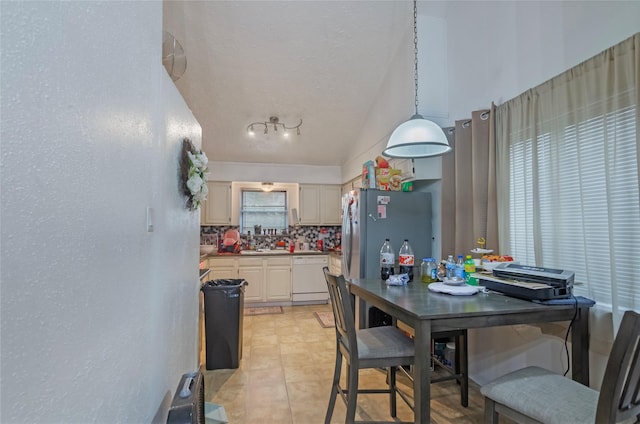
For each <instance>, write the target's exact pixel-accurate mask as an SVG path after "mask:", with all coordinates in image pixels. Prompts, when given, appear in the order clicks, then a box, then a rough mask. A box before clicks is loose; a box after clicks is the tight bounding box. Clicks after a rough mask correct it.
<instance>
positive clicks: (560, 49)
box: [445, 1, 640, 123]
mask: <svg viewBox="0 0 640 424" xmlns="http://www.w3.org/2000/svg"><path fill="white" fill-rule="evenodd" d="M447 5H448V8H447V11H446V18H445V19H446V21H447V28H448V29H447V43H448V63H449V65H448V69H449V83H448V84H449V98H450V102H449V103H450V111H449V116H450V119H451V120H450V123H453V122H454V120H456V119H465V118H468V117H469V114H470V111H472V110H476V109H480V108H486V107H488V106H489V105H490V104H491V102H492V101H494V102H495V103H496V104H500V103H503V102H505V101H507V100H509V99H511V98H513V97H515V96H517V95H519V94H520V93H522V92H524V91H525V90H527V89H529V88H531V87H534V86H536V85H538V84H541V83H543V82H544V81H546V80H548V79H550V78H552V77H554V76H556V75H558V74H559V73H561V72H564V71H565V70H567V69H569V68H571V67H572V66H575V65H577V64H578V63H580V62H582V61H584V60H586V59H588V58H590V57H592V56H594V55H596V54H598V53H600V52H601V51H602V50H604V49H606V48H608V47H611V46H613V45H614V44H616V43H619V42H620V41H622V40H624V39H626V38H627V37H630V36H631V35H633V34H634V33H636V32H638V31H639V30H640V25H638V23H639V22H640V2H637V1H511V2H504V1H477V2H470V1H464V2H461V1H452V2H447Z"/></svg>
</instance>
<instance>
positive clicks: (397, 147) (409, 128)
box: [382, 115, 451, 158]
mask: <svg viewBox="0 0 640 424" xmlns="http://www.w3.org/2000/svg"><path fill="white" fill-rule="evenodd" d="M450 150H451V146H449V142H448V141H447V136H446V135H445V134H444V131H442V128H440V127H439V126H438V124H436V123H435V122H432V121H429V120H427V119H424V118H423V117H422V115H413V116H412V117H411V119H409V120H408V121H406V122H404V123H402V124H400V125H399V126H398V128H396V129H395V130H394V131H393V133H392V134H391V137H389V142H388V143H387V148H386V149H384V151H383V152H382V154H383V155H384V156H387V157H391V158H428V157H431V156H440V155H443V154H445V153H447V152H448V151H450Z"/></svg>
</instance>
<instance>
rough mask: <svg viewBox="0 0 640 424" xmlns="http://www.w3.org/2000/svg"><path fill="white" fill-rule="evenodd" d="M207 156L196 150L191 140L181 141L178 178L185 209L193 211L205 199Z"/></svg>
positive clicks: (206, 191) (207, 190) (198, 207)
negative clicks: (184, 196)
mask: <svg viewBox="0 0 640 424" xmlns="http://www.w3.org/2000/svg"><path fill="white" fill-rule="evenodd" d="M208 162H209V159H207V155H206V154H204V152H202V151H201V150H198V149H197V148H196V147H195V146H194V145H193V143H191V140H189V139H188V138H185V139H184V140H183V141H182V157H181V159H180V176H181V184H182V191H183V192H184V194H185V195H186V196H187V208H188V209H190V210H192V211H195V210H197V209H200V204H201V203H202V202H204V201H205V200H206V199H207V193H208V192H209V189H208V188H207V174H208V171H209V169H208V168H207V163H208Z"/></svg>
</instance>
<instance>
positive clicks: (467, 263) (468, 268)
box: [464, 255, 478, 286]
mask: <svg viewBox="0 0 640 424" xmlns="http://www.w3.org/2000/svg"><path fill="white" fill-rule="evenodd" d="M475 272H476V263H475V262H474V261H473V259H472V258H471V255H467V257H466V258H465V260H464V273H465V274H466V276H467V284H471V285H472V286H477V285H478V279H477V278H476V277H472V276H471V274H473V273H475Z"/></svg>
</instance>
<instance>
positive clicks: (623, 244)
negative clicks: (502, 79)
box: [496, 34, 640, 328]
mask: <svg viewBox="0 0 640 424" xmlns="http://www.w3.org/2000/svg"><path fill="white" fill-rule="evenodd" d="M638 63H640V34H636V35H635V36H634V37H631V38H629V39H627V40H625V41H623V42H622V43H620V44H618V45H616V46H614V47H612V48H610V49H608V50H606V51H604V52H602V53H601V54H599V55H597V56H595V57H594V58H592V59H589V60H587V61H585V62H583V63H582V64H580V65H578V66H576V67H574V68H572V69H570V70H569V71H567V72H566V73H564V74H561V75H559V76H557V77H555V78H553V79H552V80H550V81H547V82H546V83H543V84H541V85H540V86H538V87H535V88H533V89H531V90H529V91H527V92H526V93H523V94H522V95H521V96H519V97H517V98H515V99H513V100H510V101H508V102H506V103H505V104H503V105H501V106H499V107H498V109H497V121H496V134H497V143H496V144H497V155H496V156H497V158H498V160H497V179H498V181H499V183H502V184H503V186H502V189H501V196H500V197H499V202H500V204H499V211H500V215H499V217H500V219H499V221H500V226H501V227H500V234H501V236H500V250H501V251H504V252H509V253H511V254H512V255H513V256H514V257H515V258H516V260H518V261H520V263H523V264H531V265H538V266H545V267H550V268H560V269H566V270H571V271H574V272H575V281H576V284H577V286H576V287H575V288H574V293H575V294H576V295H583V296H586V297H589V298H591V299H594V300H595V301H596V302H597V303H598V305H599V306H602V307H605V308H609V307H610V308H611V310H612V312H613V316H614V322H615V323H616V328H617V324H618V323H619V320H620V318H621V316H622V313H623V311H624V310H627V309H635V310H640V286H639V285H638V284H637V271H636V268H637V261H638V258H639V257H640V243H639V242H638V241H639V240H640V193H639V189H638V181H639V179H638V160H639V157H638V138H639V135H638V117H639V115H640V114H639V113H638V109H637V108H638V101H639V99H638V98H637V93H638V92H639V91H638V84H639V81H638V79H639V77H638V75H640V70H638V68H637V64H638Z"/></svg>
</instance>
